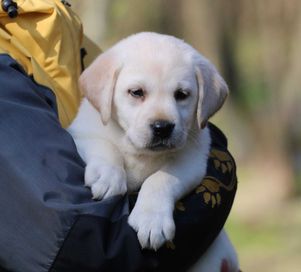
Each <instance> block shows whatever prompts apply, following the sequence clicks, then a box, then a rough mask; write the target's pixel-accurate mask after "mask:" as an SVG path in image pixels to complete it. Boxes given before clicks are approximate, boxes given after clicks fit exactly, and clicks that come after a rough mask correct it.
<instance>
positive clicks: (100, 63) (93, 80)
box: [79, 51, 120, 124]
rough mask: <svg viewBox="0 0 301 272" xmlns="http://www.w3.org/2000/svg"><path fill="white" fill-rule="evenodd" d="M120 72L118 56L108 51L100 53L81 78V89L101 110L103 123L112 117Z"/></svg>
mask: <svg viewBox="0 0 301 272" xmlns="http://www.w3.org/2000/svg"><path fill="white" fill-rule="evenodd" d="M119 72H120V66H119V65H118V63H117V60H116V56H115V55H114V54H113V53H112V52H111V51H108V52H105V53H103V54H101V55H99V56H98V57H97V58H96V59H95V60H94V62H92V64H91V65H90V66H89V67H88V68H87V69H85V70H84V72H83V73H82V74H81V76H80V78H79V86H80V89H81V91H82V92H83V94H84V95H85V97H86V98H87V99H88V100H89V101H90V103H91V104H92V105H93V106H94V107H95V108H96V109H97V110H98V111H99V112H100V116H101V120H102V122H103V124H107V123H108V121H109V119H110V118H111V110H112V100H113V93H114V89H115V84H116V81H117V78H118V75H119Z"/></svg>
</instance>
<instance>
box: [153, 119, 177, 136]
mask: <svg viewBox="0 0 301 272" xmlns="http://www.w3.org/2000/svg"><path fill="white" fill-rule="evenodd" d="M150 127H151V129H152V131H153V135H154V136H155V137H158V138H161V139H167V138H169V137H170V135H171V133H172V131H173V129H174V127H175V124H174V123H171V122H169V121H166V120H157V121H155V122H154V123H152V124H151V125H150Z"/></svg>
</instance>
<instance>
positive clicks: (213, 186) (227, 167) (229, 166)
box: [195, 149, 236, 208]
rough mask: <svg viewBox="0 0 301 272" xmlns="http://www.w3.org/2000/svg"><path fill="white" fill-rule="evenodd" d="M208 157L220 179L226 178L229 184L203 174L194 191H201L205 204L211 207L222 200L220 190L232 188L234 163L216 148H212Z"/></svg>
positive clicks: (230, 189) (225, 153) (234, 181)
mask: <svg viewBox="0 0 301 272" xmlns="http://www.w3.org/2000/svg"><path fill="white" fill-rule="evenodd" d="M209 159H210V160H212V161H213V165H214V168H215V170H216V171H217V172H218V175H219V176H220V177H222V180H223V181H224V180H228V181H229V184H227V183H223V182H221V181H220V180H219V179H217V178H216V177H213V176H205V178H204V179H203V181H202V183H201V184H200V186H198V187H197V188H196V191H195V192H196V193H197V194H199V193H202V194H203V198H204V201H205V203H206V204H209V203H211V207H212V208H214V207H216V206H219V205H220V204H221V202H222V198H221V194H220V190H221V188H223V189H225V190H226V191H232V190H233V189H234V186H235V183H236V180H235V178H234V174H235V173H234V169H235V164H234V161H233V159H232V157H231V156H230V155H229V154H228V153H227V152H223V151H220V150H217V149H212V150H211V152H210V155H209Z"/></svg>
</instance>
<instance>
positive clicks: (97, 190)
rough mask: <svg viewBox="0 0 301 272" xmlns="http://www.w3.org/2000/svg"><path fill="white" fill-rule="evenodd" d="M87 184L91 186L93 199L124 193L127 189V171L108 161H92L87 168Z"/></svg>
mask: <svg viewBox="0 0 301 272" xmlns="http://www.w3.org/2000/svg"><path fill="white" fill-rule="evenodd" d="M85 185H86V186H88V187H91V191H92V195H93V199H105V198H108V197H111V196H114V195H123V194H125V193H126V191H127V184H126V173H125V171H124V169H122V168H120V167H117V166H113V165H110V164H107V163H106V162H99V161H92V162H90V163H89V164H88V165H87V167H86V170H85Z"/></svg>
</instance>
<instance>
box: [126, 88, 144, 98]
mask: <svg viewBox="0 0 301 272" xmlns="http://www.w3.org/2000/svg"><path fill="white" fill-rule="evenodd" d="M128 93H129V94H130V95H131V96H133V97H134V98H143V97H144V91H143V90H142V89H133V90H128Z"/></svg>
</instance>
